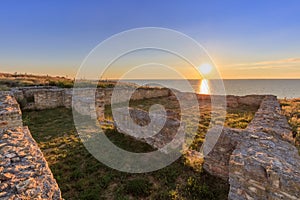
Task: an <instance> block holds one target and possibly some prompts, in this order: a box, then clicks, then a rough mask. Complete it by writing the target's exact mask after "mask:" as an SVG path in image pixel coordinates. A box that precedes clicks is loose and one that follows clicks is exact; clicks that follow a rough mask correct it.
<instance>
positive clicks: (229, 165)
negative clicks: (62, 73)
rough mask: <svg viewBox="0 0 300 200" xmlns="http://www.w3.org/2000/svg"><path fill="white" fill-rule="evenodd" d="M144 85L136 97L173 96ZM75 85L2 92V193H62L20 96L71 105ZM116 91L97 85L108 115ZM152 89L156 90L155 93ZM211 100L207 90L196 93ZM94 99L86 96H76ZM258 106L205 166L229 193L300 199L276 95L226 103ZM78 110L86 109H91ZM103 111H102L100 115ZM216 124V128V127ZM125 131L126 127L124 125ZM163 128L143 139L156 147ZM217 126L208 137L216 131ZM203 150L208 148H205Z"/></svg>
mask: <svg viewBox="0 0 300 200" xmlns="http://www.w3.org/2000/svg"><path fill="white" fill-rule="evenodd" d="M156 92H157V91H155V90H153V91H152V92H149V91H144V90H140V92H138V93H135V94H134V95H135V98H134V99H135V100H139V99H144V98H153V97H160V96H161V97H166V96H167V97H168V96H169V97H170V98H172V97H171V96H170V92H169V91H168V90H158V93H156ZM71 94H72V93H71V90H70V89H59V88H36V87H34V88H18V89H14V90H13V91H12V92H2V93H1V94H0V152H1V154H0V199H61V193H60V190H59V187H58V185H57V183H56V181H55V179H54V178H53V175H52V173H51V171H50V169H49V167H48V165H47V162H46V160H45V159H44V157H43V154H42V152H41V150H40V149H39V147H38V146H37V144H36V142H35V141H34V139H33V138H32V136H31V134H30V131H29V130H28V128H27V127H24V126H23V124H22V116H21V110H20V107H19V104H18V103H17V101H16V99H18V101H19V102H21V103H22V102H23V105H22V106H23V109H51V108H55V107H60V106H64V107H67V108H70V107H71V102H72V99H71ZM111 94H112V91H111V90H107V91H106V90H103V89H102V90H99V91H98V96H97V97H98V98H100V100H99V99H98V100H97V102H98V106H96V109H98V110H97V115H98V117H100V119H101V118H102V117H103V116H104V114H103V111H104V105H107V104H109V103H110V97H111ZM153 95H154V96H153ZM198 99H199V100H201V101H210V97H209V96H207V95H198ZM74 102H75V103H78V104H79V105H80V104H82V105H86V104H88V105H90V104H91V102H90V101H89V100H88V99H81V100H78V101H77V100H74ZM243 104H244V105H255V106H260V107H259V109H258V111H257V112H256V114H255V117H254V119H253V120H252V121H251V123H250V124H249V125H248V127H247V128H246V129H243V130H240V129H232V128H225V127H224V128H223V131H222V133H221V136H220V138H219V139H218V142H217V143H216V145H215V146H214V148H213V150H212V151H211V152H210V153H209V154H207V156H205V157H204V160H205V162H204V165H203V168H204V169H205V170H206V171H208V172H209V173H210V174H212V175H214V176H218V177H221V178H223V179H225V180H228V181H229V184H230V192H229V195H228V199H232V200H236V199H237V200H242V199H249V200H252V199H253V200H256V199H291V200H296V199H300V157H299V155H298V151H297V149H296V148H295V146H294V145H293V142H294V140H293V137H292V133H291V130H290V127H289V125H288V123H287V120H286V118H285V117H284V116H283V115H281V109H280V105H279V103H278V101H277V98H276V97H274V96H269V95H268V96H262V95H249V96H244V97H236V96H227V106H229V107H237V106H239V105H243ZM78 112H80V113H83V114H85V113H86V114H88V113H89V110H86V111H81V110H79V111H78ZM130 113H131V117H132V118H133V119H134V120H135V121H136V122H138V124H139V123H141V124H140V125H143V124H147V123H148V122H149V116H148V115H147V113H145V111H142V110H135V109H131V110H130ZM101 116H102V117H101ZM167 116H168V117H167V118H168V119H167V121H166V126H165V128H166V129H172V128H174V127H177V126H178V123H179V122H178V120H177V116H176V113H173V112H170V111H167ZM124 120H126V119H124ZM216 129H218V128H216ZM120 131H121V132H124V133H125V132H126V130H120ZM167 131H168V130H166V131H162V132H161V134H159V135H157V136H156V137H154V138H152V139H149V140H145V141H144V142H147V143H148V144H150V145H152V146H153V147H155V148H160V147H161V146H163V145H164V144H165V142H168V141H169V140H170V139H171V138H172V135H167V134H164V133H165V132H167ZM213 134H214V129H212V130H211V131H210V132H209V133H208V134H207V138H209V137H210V136H212V137H213ZM204 150H205V148H204Z"/></svg>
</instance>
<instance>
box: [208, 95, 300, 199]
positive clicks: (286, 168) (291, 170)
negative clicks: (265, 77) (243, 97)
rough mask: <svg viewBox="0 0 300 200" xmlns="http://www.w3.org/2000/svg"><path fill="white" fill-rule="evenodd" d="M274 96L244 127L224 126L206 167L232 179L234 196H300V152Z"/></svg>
mask: <svg viewBox="0 0 300 200" xmlns="http://www.w3.org/2000/svg"><path fill="white" fill-rule="evenodd" d="M293 141H294V139H293V137H292V133H291V129H290V127H289V125H288V123H287V120H286V118H285V117H284V116H283V115H281V110H280V105H279V103H278V101H277V98H276V97H274V96H266V97H265V98H264V99H263V101H262V102H261V105H260V108H259V110H258V111H257V112H256V114H255V116H254V119H253V120H252V121H251V123H250V124H249V125H248V127H247V128H246V129H245V130H239V131H238V130H235V129H229V128H225V129H224V130H223V132H222V133H221V137H220V138H219V139H218V142H217V143H216V145H215V147H214V148H213V150H212V151H211V152H210V153H209V154H208V155H207V156H205V162H204V166H203V167H204V169H205V170H207V171H208V172H209V173H211V174H213V175H216V176H219V177H221V178H223V179H226V180H229V183H230V192H229V195H228V198H229V199H231V200H244V199H295V200H296V199H300V156H299V154H298V151H297V149H296V147H295V146H294V145H293Z"/></svg>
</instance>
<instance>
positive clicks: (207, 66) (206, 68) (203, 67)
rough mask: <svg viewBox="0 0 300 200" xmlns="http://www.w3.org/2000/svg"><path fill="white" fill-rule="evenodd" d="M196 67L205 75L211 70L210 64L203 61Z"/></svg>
mask: <svg viewBox="0 0 300 200" xmlns="http://www.w3.org/2000/svg"><path fill="white" fill-rule="evenodd" d="M198 69H199V71H200V73H201V74H202V75H207V74H209V73H210V72H211V70H212V66H211V65H210V64H207V63H205V64H202V65H200V66H199V68H198Z"/></svg>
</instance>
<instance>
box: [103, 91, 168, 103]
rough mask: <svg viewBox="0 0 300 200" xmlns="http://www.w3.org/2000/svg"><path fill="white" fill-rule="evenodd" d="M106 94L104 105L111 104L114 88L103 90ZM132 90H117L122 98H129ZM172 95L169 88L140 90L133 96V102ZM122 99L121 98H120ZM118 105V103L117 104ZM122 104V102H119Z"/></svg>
mask: <svg viewBox="0 0 300 200" xmlns="http://www.w3.org/2000/svg"><path fill="white" fill-rule="evenodd" d="M101 90H103V92H104V103H105V105H109V104H110V103H111V96H112V93H113V91H114V89H113V88H107V89H101ZM130 92H131V89H117V91H116V93H117V94H118V93H119V95H122V96H129V93H130ZM169 95H170V90H169V89H167V88H138V89H137V90H136V91H135V92H134V93H133V94H132V96H131V100H142V99H151V98H157V97H167V96H169ZM120 99H121V98H120ZM116 103H117V102H116ZM119 103H122V102H119Z"/></svg>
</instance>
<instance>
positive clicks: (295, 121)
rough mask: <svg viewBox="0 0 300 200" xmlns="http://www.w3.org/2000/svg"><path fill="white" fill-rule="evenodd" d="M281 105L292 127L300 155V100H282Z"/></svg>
mask: <svg viewBox="0 0 300 200" xmlns="http://www.w3.org/2000/svg"><path fill="white" fill-rule="evenodd" d="M280 105H281V109H282V112H283V114H284V115H285V116H286V117H287V120H288V122H289V124H290V126H291V127H292V131H293V135H294V137H295V145H296V147H297V148H298V151H299V154H300V99H299V98H298V99H281V100H280Z"/></svg>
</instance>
